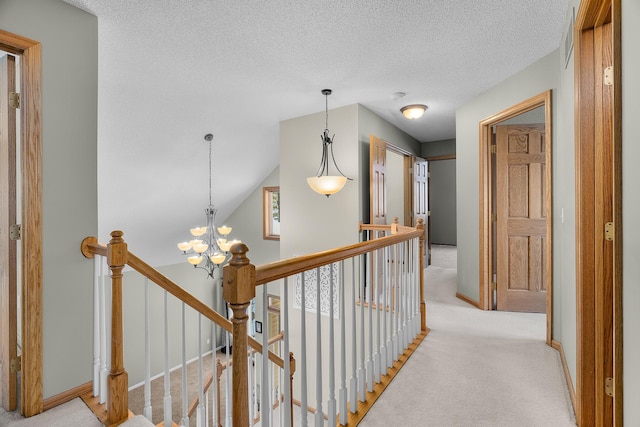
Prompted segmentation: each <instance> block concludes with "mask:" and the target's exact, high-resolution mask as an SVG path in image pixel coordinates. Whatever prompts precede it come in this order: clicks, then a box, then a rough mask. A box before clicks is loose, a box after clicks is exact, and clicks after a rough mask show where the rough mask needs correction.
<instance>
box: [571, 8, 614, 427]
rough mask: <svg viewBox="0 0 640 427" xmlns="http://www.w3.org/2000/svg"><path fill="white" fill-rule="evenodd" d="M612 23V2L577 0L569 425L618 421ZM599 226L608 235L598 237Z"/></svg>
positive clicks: (599, 233)
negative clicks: (572, 415) (572, 404)
mask: <svg viewBox="0 0 640 427" xmlns="http://www.w3.org/2000/svg"><path fill="white" fill-rule="evenodd" d="M620 21H621V4H620V1H619V0H584V1H582V2H581V3H580V7H579V10H578V13H577V16H576V24H575V48H574V52H575V82H576V97H575V125H576V128H575V129H576V135H575V152H576V197H575V198H576V299H577V304H576V315H577V324H576V421H577V423H578V425H581V426H599V425H612V426H622V425H623V424H624V419H623V418H624V417H623V409H624V408H623V402H624V396H623V392H624V388H623V386H622V378H623V374H622V371H623V360H622V359H623V353H622V346H623V342H622V341H623V339H622V326H623V325H622V309H623V307H622V268H621V265H622V230H621V229H622V200H621V194H622V167H621V164H622V162H621V159H622V126H621V122H622V103H621V98H622V87H621V80H622V79H621V49H620V46H621V30H620ZM608 67H611V68H610V69H609V70H607V68H608ZM605 71H609V73H608V74H609V75H610V77H611V79H610V81H608V82H605V78H604V74H605V73H604V72H605ZM607 223H611V225H612V232H611V233H610V235H609V237H608V238H605V235H604V233H605V226H606V224H607ZM608 379H609V380H608ZM607 381H610V382H611V390H610V391H611V393H610V394H607V393H606V392H605V391H606V388H605V385H606V384H607Z"/></svg>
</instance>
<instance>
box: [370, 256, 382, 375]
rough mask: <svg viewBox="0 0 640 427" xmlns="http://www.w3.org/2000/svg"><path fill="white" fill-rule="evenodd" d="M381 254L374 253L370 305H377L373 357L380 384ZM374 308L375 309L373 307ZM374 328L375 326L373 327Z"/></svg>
mask: <svg viewBox="0 0 640 427" xmlns="http://www.w3.org/2000/svg"><path fill="white" fill-rule="evenodd" d="M380 255H381V254H380V252H378V251H375V252H373V258H374V259H375V261H374V262H373V267H374V270H373V278H372V279H371V290H372V291H373V298H372V301H371V302H370V303H369V305H370V306H373V304H374V303H375V305H376V327H375V331H374V335H375V341H376V342H375V353H374V355H373V380H374V381H375V382H376V383H379V382H380V347H381V345H380V293H379V292H380V289H379V287H380V286H381V283H380V280H379V279H380V276H379V274H380V272H381V269H380V260H381V256H380ZM372 308H373V307H372ZM371 326H373V325H371Z"/></svg>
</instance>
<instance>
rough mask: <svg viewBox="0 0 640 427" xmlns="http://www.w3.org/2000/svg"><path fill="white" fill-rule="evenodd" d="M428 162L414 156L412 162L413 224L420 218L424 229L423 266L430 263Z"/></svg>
mask: <svg viewBox="0 0 640 427" xmlns="http://www.w3.org/2000/svg"><path fill="white" fill-rule="evenodd" d="M428 212H429V163H428V162H427V161H426V160H425V159H421V158H419V157H416V158H415V161H414V162H413V221H414V223H413V226H414V227H415V226H416V225H417V224H418V219H419V218H422V221H423V222H424V230H425V245H424V246H425V249H424V250H425V253H424V254H422V255H423V257H424V265H425V267H426V266H427V265H429V264H430V263H431V237H430V236H431V233H430V231H431V229H430V226H431V224H430V222H429V220H430V219H429V214H428Z"/></svg>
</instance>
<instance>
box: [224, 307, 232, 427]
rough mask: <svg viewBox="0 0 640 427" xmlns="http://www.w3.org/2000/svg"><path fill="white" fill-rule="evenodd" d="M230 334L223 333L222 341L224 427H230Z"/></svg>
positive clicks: (226, 308)
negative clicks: (223, 344) (223, 348)
mask: <svg viewBox="0 0 640 427" xmlns="http://www.w3.org/2000/svg"><path fill="white" fill-rule="evenodd" d="M225 310H227V316H228V314H229V308H228V307H227V306H226V304H225ZM230 335H231V334H230V333H229V332H227V331H225V333H224V339H225V350H224V358H225V365H224V366H225V368H224V395H225V397H224V425H225V426H226V427H230V426H231V391H232V389H233V387H232V384H231V364H230V363H229V361H230V360H231V358H230V357H229V351H230V350H231V349H230V345H231V342H230V340H231V337H230Z"/></svg>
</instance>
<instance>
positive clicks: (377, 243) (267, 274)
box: [255, 227, 424, 286]
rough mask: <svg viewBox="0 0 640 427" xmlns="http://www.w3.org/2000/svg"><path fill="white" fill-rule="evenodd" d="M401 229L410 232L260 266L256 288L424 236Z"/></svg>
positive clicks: (415, 230)
mask: <svg viewBox="0 0 640 427" xmlns="http://www.w3.org/2000/svg"><path fill="white" fill-rule="evenodd" d="M402 228H409V229H410V230H411V231H408V232H399V233H398V234H394V235H391V236H385V237H380V238H378V239H374V240H369V241H366V242H360V243H354V244H352V245H348V246H342V247H340V248H335V249H329V250H326V251H323V252H317V253H315V254H311V255H303V256H299V257H295V258H289V259H285V260H282V261H276V262H271V263H269V264H263V265H260V266H258V267H256V281H255V283H256V286H259V285H263V284H265V283H269V282H273V281H275V280H278V279H282V278H284V277H288V276H293V275H294V274H298V273H302V272H303V271H307V270H311V269H314V268H317V267H321V266H323V265H327V264H332V263H334V262H337V261H342V260H345V259H349V258H353V257H355V256H358V255H362V254H365V253H367V252H373V251H375V250H377V249H381V248H383V247H385V246H390V245H393V244H396V243H400V242H404V241H407V240H411V239H414V238H416V237H420V236H421V235H423V234H424V230H420V229H417V228H412V227H402Z"/></svg>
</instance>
